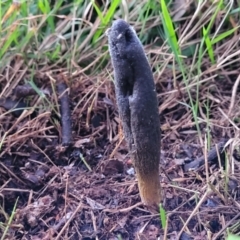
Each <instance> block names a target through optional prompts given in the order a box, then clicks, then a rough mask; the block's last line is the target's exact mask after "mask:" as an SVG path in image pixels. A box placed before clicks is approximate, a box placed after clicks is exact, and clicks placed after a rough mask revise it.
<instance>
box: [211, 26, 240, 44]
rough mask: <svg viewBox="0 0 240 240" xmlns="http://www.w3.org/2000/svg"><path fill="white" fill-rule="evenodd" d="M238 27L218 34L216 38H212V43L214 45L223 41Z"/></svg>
mask: <svg viewBox="0 0 240 240" xmlns="http://www.w3.org/2000/svg"><path fill="white" fill-rule="evenodd" d="M238 28H239V27H236V28H233V29H230V30H228V31H226V32H223V33H221V34H219V35H217V36H216V37H215V38H213V39H212V40H211V44H212V45H214V44H216V43H218V42H220V41H222V40H223V39H224V38H227V37H229V36H230V35H232V34H233V33H234V32H235V31H236V30H237V29H238Z"/></svg>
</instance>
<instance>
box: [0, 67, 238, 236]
mask: <svg viewBox="0 0 240 240" xmlns="http://www.w3.org/2000/svg"><path fill="white" fill-rule="evenodd" d="M108 70H109V71H111V70H110V68H109V69H108ZM26 77H27V76H26ZM53 77H54V78H56V76H53ZM106 79H108V78H107V77H106V76H101V77H98V78H91V79H89V78H88V77H85V78H84V77H75V78H74V79H72V80H71V84H70V82H67V85H68V86H69V87H70V95H69V102H70V106H69V107H70V110H71V121H70V119H68V118H66V119H68V120H69V124H70V123H71V127H72V128H71V132H72V137H71V140H70V142H69V143H67V144H62V139H64V136H63V135H62V134H64V130H63V129H62V126H64V124H61V121H62V120H61V115H60V114H59V113H60V110H59V109H60V107H59V102H58V96H57V93H56V91H53V90H52V88H51V86H52V84H50V83H51V82H50V79H48V78H47V77H46V76H45V75H43V76H41V77H38V78H36V83H37V85H38V87H39V89H41V91H42V92H43V93H44V94H45V96H46V97H45V98H44V97H40V96H39V95H37V94H33V95H29V96H26V97H22V98H20V101H22V102H24V103H25V104H27V106H28V107H30V109H28V110H26V112H24V113H22V115H21V116H19V115H18V116H16V114H15V115H14V114H13V113H11V112H7V110H6V107H5V108H0V119H1V120H0V136H1V139H2V140H1V141H2V142H1V144H2V143H3V145H2V148H1V153H0V165H1V167H0V186H1V187H0V206H1V209H0V222H2V223H5V224H6V223H7V221H8V219H9V217H10V215H11V214H12V210H13V209H14V205H15V204H16V212H15V215H14V218H13V221H12V222H11V225H10V227H9V229H8V234H7V237H6V239H34V240H37V239H44V240H47V239H72V240H74V239H76V240H77V239H85V240H87V239H114V240H115V239H130V240H131V239H148V240H150V239H158V237H160V238H159V239H163V236H164V230H163V228H162V224H161V221H160V217H159V214H157V213H152V212H150V211H149V210H148V209H147V208H146V207H144V206H142V205H141V203H140V197H139V193H138V189H137V182H136V178H135V176H134V174H133V173H134V172H133V166H132V162H131V159H130V157H129V155H128V151H127V147H126V143H125V141H124V139H123V136H122V130H121V126H120V120H119V118H118V111H117V108H116V103H115V94H114V86H113V83H112V82H111V81H110V80H106ZM156 82H157V89H158V92H159V102H160V105H159V109H160V111H161V126H162V146H161V165H160V166H159V167H160V168H161V176H160V178H159V179H160V181H161V185H162V189H163V196H164V202H163V206H164V208H165V210H166V212H167V239H178V237H179V236H178V235H179V234H180V233H181V231H182V227H183V226H184V224H185V223H186V221H187V220H188V219H189V221H188V222H187V226H186V227H185V229H183V230H184V233H183V234H182V235H181V238H180V239H182V240H185V239H196V240H197V239H198V240H200V239H207V235H208V236H211V239H225V237H226V235H225V232H226V231H225V230H226V228H230V231H231V232H238V231H239V230H240V229H239V225H238V226H236V228H235V229H233V228H231V227H232V226H234V224H235V223H236V222H239V219H240V214H239V208H240V207H239V200H240V190H239V183H240V177H239V167H240V162H239V158H238V147H237V146H238V145H239V144H238V143H236V142H237V141H238V139H236V136H237V134H236V133H237V129H236V127H239V123H238V121H237V118H236V117H237V116H235V115H234V116H233V115H232V117H233V118H234V117H235V120H236V121H235V120H234V121H235V124H236V127H234V126H233V125H231V124H230V123H229V122H228V121H227V120H226V119H224V117H223V115H222V114H221V113H220V112H219V109H222V110H223V111H224V112H228V110H229V105H230V101H231V100H230V98H231V89H232V86H233V83H231V82H228V83H224V84H223V83H222V82H221V81H217V79H215V80H211V81H209V82H207V83H205V85H204V84H203V86H202V89H201V95H200V99H199V112H198V117H199V118H198V120H199V130H200V132H198V131H197V128H196V124H195V121H194V119H193V118H192V113H191V111H190V110H189V109H188V108H187V107H186V106H185V105H183V104H181V102H185V103H189V102H188V100H187V98H186V96H187V94H186V93H185V92H179V91H175V92H174V91H168V90H167V89H166V88H167V84H168V83H166V84H165V83H164V82H161V84H160V81H159V80H158V79H156ZM1 84H3V85H2V86H4V84H5V83H1ZM22 85H23V83H22ZM213 85H214V86H216V87H214V88H211V96H212V98H206V95H205V93H209V94H210V92H209V91H207V90H205V89H207V88H208V87H209V86H213ZM168 92H169V93H168ZM167 93H168V94H167ZM11 97H12V98H14V94H13V95H12V96H11ZM236 98H237V100H236V104H235V105H234V106H233V108H234V109H233V112H238V110H239V106H238V105H237V103H238V97H236ZM46 99H48V101H46ZM18 100H19V99H18ZM206 104H208V106H209V109H210V113H207V109H206V107H205V106H206ZM24 114H25V115H24ZM207 114H209V118H210V124H209V123H208V122H207V121H206V115H207ZM200 133H201V135H200ZM4 134H5V135H4ZM205 136H206V137H207V136H209V137H210V139H211V141H210V144H209V145H210V146H208V147H209V148H208V149H210V147H211V148H213V149H216V148H215V144H217V143H219V142H223V141H225V143H226V142H227V141H226V139H227V140H228V139H230V141H228V143H227V144H226V145H227V147H226V148H225V150H224V154H221V151H222V148H221V149H219V152H218V151H215V153H216V154H215V155H216V156H219V157H220V158H218V157H216V156H215V158H213V159H211V160H209V164H208V166H205V163H206V161H204V162H203V165H201V166H198V167H197V168H196V169H193V170H192V171H188V170H189V169H187V171H185V170H186V169H184V166H185V164H187V163H189V162H191V161H193V160H196V159H198V158H199V157H202V156H204V154H205V153H204V149H206V146H207V145H206V146H205V143H206V141H207V138H205ZM223 145H224V144H223ZM204 160H205V158H204ZM206 170H207V171H206ZM207 181H208V183H207ZM189 217H190V218H189ZM5 224H3V226H5V227H6V225H5ZM1 231H2V232H3V231H4V228H3V227H1V228H0V232H1ZM1 234H2V233H1Z"/></svg>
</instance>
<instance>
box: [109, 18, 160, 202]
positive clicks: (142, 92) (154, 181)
mask: <svg viewBox="0 0 240 240" xmlns="http://www.w3.org/2000/svg"><path fill="white" fill-rule="evenodd" d="M107 35H108V41H109V51H110V55H111V59H112V64H113V68H114V79H115V91H116V96H117V105H118V109H119V115H120V118H121V120H122V125H123V131H124V135H125V138H126V140H127V143H128V148H129V151H130V153H131V155H132V158H133V159H134V166H135V170H136V173H137V179H138V187H139V192H140V196H141V199H142V202H143V203H144V204H146V205H148V206H154V205H158V204H159V203H160V200H161V195H160V194H161V191H160V182H159V157H160V122H159V114H158V102H157V95H156V91H155V84H154V80H153V75H152V72H151V68H150V66H149V63H148V60H147V58H146V56H145V53H144V50H143V47H142V44H141V42H140V40H139V39H138V37H137V35H136V33H135V31H134V30H133V28H132V27H131V26H130V25H129V24H128V23H126V22H125V21H124V20H117V21H114V23H113V25H112V27H111V29H110V30H109V31H108V33H107Z"/></svg>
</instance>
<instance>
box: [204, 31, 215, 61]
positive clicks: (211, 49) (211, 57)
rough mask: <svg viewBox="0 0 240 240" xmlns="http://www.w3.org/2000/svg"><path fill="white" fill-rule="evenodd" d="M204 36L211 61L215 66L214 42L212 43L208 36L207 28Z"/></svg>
mask: <svg viewBox="0 0 240 240" xmlns="http://www.w3.org/2000/svg"><path fill="white" fill-rule="evenodd" d="M203 36H204V40H205V44H206V46H207V51H208V56H209V58H210V60H211V63H212V64H214V63H215V58H214V52H213V47H212V42H211V40H210V37H209V35H208V31H207V30H206V29H205V27H203Z"/></svg>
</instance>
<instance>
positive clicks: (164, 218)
mask: <svg viewBox="0 0 240 240" xmlns="http://www.w3.org/2000/svg"><path fill="white" fill-rule="evenodd" d="M159 212H160V221H161V224H162V228H163V229H165V228H166V226H167V214H166V211H165V209H164V208H163V206H162V204H159Z"/></svg>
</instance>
